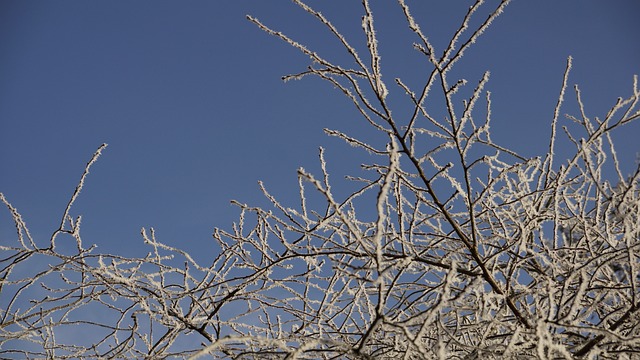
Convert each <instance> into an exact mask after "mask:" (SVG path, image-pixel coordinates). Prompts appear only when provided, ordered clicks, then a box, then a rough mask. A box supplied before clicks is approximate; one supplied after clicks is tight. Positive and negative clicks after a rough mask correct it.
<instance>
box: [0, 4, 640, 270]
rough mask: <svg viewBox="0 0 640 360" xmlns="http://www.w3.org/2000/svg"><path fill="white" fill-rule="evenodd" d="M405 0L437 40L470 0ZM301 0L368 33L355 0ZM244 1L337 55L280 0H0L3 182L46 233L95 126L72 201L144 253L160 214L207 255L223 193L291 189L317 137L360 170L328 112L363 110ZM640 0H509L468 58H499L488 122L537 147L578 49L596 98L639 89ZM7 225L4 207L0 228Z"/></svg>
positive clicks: (348, 28) (401, 62) (477, 67)
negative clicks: (308, 74) (144, 231)
mask: <svg viewBox="0 0 640 360" xmlns="http://www.w3.org/2000/svg"><path fill="white" fill-rule="evenodd" d="M407 2H408V3H409V5H412V4H413V5H415V9H414V11H413V15H414V17H416V19H418V21H419V22H420V23H421V26H422V28H423V30H425V31H426V32H427V34H428V35H429V36H430V38H431V39H432V40H433V42H434V43H435V45H436V46H437V47H438V49H440V50H442V48H443V46H444V41H446V40H448V37H449V36H450V34H451V33H452V31H453V30H455V28H456V26H457V24H458V23H459V22H460V20H461V19H462V16H464V13H465V8H466V7H467V6H468V5H469V2H468V1H407ZM309 3H310V4H311V5H317V6H318V8H319V9H320V10H322V12H323V13H324V14H325V15H326V16H327V17H329V18H330V19H334V20H335V24H336V26H338V28H340V29H344V31H345V35H346V36H347V38H349V39H351V40H352V41H353V42H354V43H358V42H359V43H360V44H361V43H362V41H363V37H362V34H361V33H359V32H358V30H359V29H360V17H361V15H362V14H361V5H360V2H359V1H310V2H309ZM372 3H373V5H372V6H373V10H374V19H375V21H376V24H377V25H378V26H379V27H380V30H379V33H380V36H381V39H380V41H381V44H380V47H381V51H382V56H383V57H382V61H383V63H382V65H383V72H385V74H388V75H387V76H388V78H387V81H388V82H389V83H391V82H392V79H393V78H394V77H396V76H400V77H402V78H404V79H407V78H412V79H413V80H411V81H419V80H420V79H421V75H422V74H423V73H422V72H421V71H423V72H424V71H425V70H424V69H425V67H424V65H421V63H420V61H421V58H420V56H419V55H417V54H415V53H414V52H413V51H412V50H411V44H412V42H413V41H415V39H414V38H412V37H411V35H410V34H409V32H408V30H407V29H406V25H405V23H404V22H402V21H403V20H402V17H401V13H400V10H399V8H398V7H397V4H396V2H395V1H391V0H384V1H383V0H376V1H373V2H372ZM494 3H496V1H488V4H489V5H488V6H487V8H490V7H492V6H493V4H494ZM376 11H377V12H376ZM246 14H252V15H254V16H256V17H258V18H259V19H260V20H262V21H263V22H264V23H266V24H268V25H270V26H272V27H274V28H276V29H281V30H283V31H285V32H286V33H287V34H289V35H290V36H292V37H293V38H295V39H298V40H300V41H302V42H305V43H309V46H310V48H312V49H314V50H318V52H320V53H324V54H325V56H326V57H329V58H332V57H334V58H335V59H343V58H344V53H343V52H341V51H336V50H339V48H338V44H337V43H336V42H335V40H333V39H332V38H331V37H330V36H328V34H327V33H326V31H323V29H322V28H321V27H320V26H318V25H317V24H315V23H314V19H313V18H312V17H311V16H309V15H307V14H305V13H304V12H303V11H301V10H300V9H299V8H298V7H297V6H295V5H294V4H293V3H292V2H291V1H288V0H273V1H258V0H225V1H222V0H220V1H200V0H191V1H164V0H162V1H160V0H153V1H106V0H99V1H80V0H67V1H44V0H40V1H38V0H34V1H22V0H3V1H2V2H0V192H3V193H4V194H5V196H6V197H7V198H8V200H9V201H10V202H11V203H12V204H13V205H14V206H15V207H17V208H18V210H19V211H20V212H21V213H22V215H23V217H24V219H25V220H26V222H27V224H28V225H29V226H30V229H31V231H32V234H33V235H34V236H36V238H37V241H39V243H40V244H42V245H44V244H45V243H46V241H47V240H48V237H49V235H50V234H51V233H52V232H53V230H54V229H55V228H56V227H57V225H58V223H59V221H60V217H61V215H62V212H63V210H64V207H65V205H66V203H67V201H68V199H69V197H70V196H71V194H72V193H73V190H74V188H75V185H76V184H77V181H78V179H79V177H80V175H81V173H82V169H83V167H84V164H85V163H86V162H87V161H88V159H89V158H90V157H91V154H92V153H93V151H95V149H96V148H97V147H98V146H99V145H100V144H101V143H103V142H106V143H108V144H109V147H108V148H107V150H106V151H105V152H104V153H103V156H102V157H101V158H100V160H99V161H98V163H96V164H95V165H94V167H93V168H92V172H91V174H90V175H89V178H88V181H87V183H86V185H85V189H84V192H83V194H82V195H81V197H80V198H79V200H78V201H77V203H76V207H75V208H74V209H73V210H72V214H73V215H74V216H75V215H79V214H82V215H83V238H84V241H85V243H97V244H98V245H99V247H100V250H101V251H108V252H115V253H118V254H122V255H133V254H134V253H135V254H137V255H139V254H140V253H139V252H138V250H139V249H141V245H142V240H141V237H140V235H139V230H140V228H141V227H154V228H155V229H156V232H157V236H158V237H159V239H160V240H161V241H163V242H166V243H168V244H171V245H174V246H178V247H181V248H184V249H187V250H189V251H190V252H192V253H196V255H197V256H196V258H198V257H199V256H203V258H204V256H208V255H207V254H210V251H212V248H207V244H210V242H209V238H210V234H211V233H212V231H213V228H214V227H223V228H229V227H230V225H231V222H232V221H233V220H235V219H236V218H237V214H238V212H237V210H236V209H235V208H234V207H232V206H231V205H230V203H229V200H231V199H237V200H239V201H241V202H246V203H250V204H256V205H264V204H265V201H264V200H263V199H262V198H261V196H260V192H259V190H258V187H257V181H258V180H263V181H264V182H265V184H266V186H267V187H268V188H269V189H270V190H271V191H272V193H273V194H274V195H276V196H277V197H279V198H282V199H283V200H284V202H285V203H287V201H290V202H293V201H294V199H295V191H296V188H295V186H296V181H297V180H296V169H297V168H298V167H300V166H304V167H305V168H308V169H310V170H316V169H317V148H318V146H324V147H326V148H328V150H327V160H328V161H329V164H330V166H329V169H330V170H333V171H334V172H335V176H334V180H336V181H339V180H340V177H341V176H342V175H344V174H348V173H352V174H353V173H357V169H353V165H354V164H355V165H357V164H359V163H361V162H362V161H363V160H362V158H358V154H359V153H358V152H357V151H356V152H354V150H353V149H351V148H349V147H348V146H346V145H343V144H342V143H341V142H340V141H338V140H336V139H333V138H328V137H326V136H325V135H324V134H323V132H322V128H324V127H329V128H336V129H340V130H345V131H347V132H348V131H353V132H356V129H362V128H365V127H366V126H365V125H364V122H363V121H362V120H361V119H359V118H358V117H357V114H355V112H354V109H353V107H352V106H350V104H349V103H348V102H347V101H346V100H345V99H343V98H342V97H341V95H340V94H339V93H338V92H337V91H335V90H334V89H332V87H331V86H329V85H328V84H323V83H321V82H320V81H318V80H315V79H307V80H303V81H299V82H289V83H286V84H284V83H282V81H281V80H280V77H281V76H282V75H285V74H289V73H294V72H297V71H302V70H304V69H305V67H306V66H307V65H308V59H307V58H306V57H305V56H303V55H301V54H299V53H298V52H297V51H295V50H293V49H291V48H289V47H288V46H287V45H285V44H283V43H282V42H281V41H279V40H278V39H276V38H273V37H269V36H268V35H266V34H264V33H262V32H261V31H260V30H258V29H257V28H256V27H255V26H254V25H253V24H251V23H249V22H248V21H247V20H246V19H245V15H246ZM376 15H377V17H376ZM484 17H485V15H482V16H481V18H482V19H481V20H483V19H484ZM639 17H640V2H638V1H637V0H613V1H601V0H563V1H557V0H536V1H527V0H514V1H513V2H512V4H511V5H510V6H509V7H508V8H507V10H506V12H505V13H504V14H503V15H502V16H501V17H500V18H498V20H497V21H496V22H495V23H494V25H493V27H492V28H490V29H489V31H488V32H487V33H486V34H485V36H484V37H482V38H481V39H480V41H479V42H478V44H476V46H475V47H474V48H472V49H471V51H469V52H468V53H467V56H466V60H464V62H463V63H462V64H461V65H460V68H461V70H464V71H463V72H461V74H462V73H464V77H465V78H467V79H468V80H469V82H470V86H474V85H475V83H476V82H477V80H478V79H479V78H480V77H481V75H482V72H483V71H485V70H490V71H491V74H492V75H491V80H490V82H489V85H488V90H490V91H491V92H492V98H493V105H494V108H493V129H494V130H495V133H494V140H496V141H497V142H498V143H502V144H505V145H507V146H511V147H513V148H514V149H515V150H517V151H519V152H521V153H522V154H525V155H529V156H533V155H542V154H544V151H545V149H546V146H547V144H548V132H549V124H550V120H551V118H552V114H553V107H554V105H555V102H556V98H557V95H558V92H559V87H560V84H561V79H562V74H563V70H564V67H565V63H566V58H567V56H568V55H572V56H573V57H574V69H573V72H572V75H571V78H570V83H571V84H574V83H579V84H580V86H581V89H582V92H583V96H584V98H585V102H586V104H587V111H588V112H589V113H590V114H591V115H592V116H600V117H602V116H604V115H605V114H606V111H607V110H608V109H609V107H610V106H611V105H613V104H614V103H615V99H616V98H617V97H618V96H623V97H627V96H629V95H630V94H631V85H632V76H633V75H634V74H640V45H638V39H637V38H638V34H640V21H639V20H640V19H639ZM359 46H360V45H359ZM327 51H328V53H327ZM385 51H386V53H385ZM327 54H328V55H327ZM392 91H397V89H392ZM571 95H572V92H569V94H568V98H569V100H570V99H571ZM571 104H573V103H572V102H571ZM399 111H400V110H399ZM357 131H361V130H357ZM354 135H355V134H354ZM638 135H640V127H638V126H635V127H631V128H629V129H628V130H627V131H625V132H624V134H620V146H621V148H620V150H622V156H623V159H624V160H625V161H626V162H627V163H629V164H631V163H633V161H634V159H635V158H636V153H638V152H639V151H640V146H639V145H638V142H637V137H638ZM294 205H295V204H294V203H292V204H291V206H294ZM13 229H14V228H13V224H12V223H11V221H10V216H9V214H8V212H7V211H6V210H4V209H3V210H2V211H0V236H1V238H0V244H7V243H8V242H9V241H10V240H12V239H13V238H14V236H13ZM203 258H201V259H203Z"/></svg>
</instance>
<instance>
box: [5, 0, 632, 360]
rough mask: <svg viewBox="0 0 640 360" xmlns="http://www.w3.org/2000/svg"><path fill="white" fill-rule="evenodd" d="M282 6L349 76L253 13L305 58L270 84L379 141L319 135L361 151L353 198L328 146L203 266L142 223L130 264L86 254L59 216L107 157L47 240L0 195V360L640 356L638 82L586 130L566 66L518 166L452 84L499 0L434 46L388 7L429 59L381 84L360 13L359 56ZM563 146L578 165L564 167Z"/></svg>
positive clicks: (224, 234) (246, 211)
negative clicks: (11, 234) (296, 88)
mask: <svg viewBox="0 0 640 360" xmlns="http://www.w3.org/2000/svg"><path fill="white" fill-rule="evenodd" d="M294 2H295V3H296V4H298V5H299V6H301V7H302V8H303V9H304V10H305V11H306V12H308V13H309V14H311V15H312V16H314V17H315V18H316V20H317V21H319V22H320V23H321V24H322V25H323V26H324V27H326V28H327V29H328V31H329V32H331V33H332V34H333V35H334V36H335V38H336V39H337V40H338V43H339V44H340V45H341V46H342V47H344V49H345V50H346V51H347V53H348V54H349V56H350V59H351V62H352V65H351V66H350V67H344V66H341V65H338V64H336V63H334V62H332V61H330V60H329V59H327V58H325V57H323V56H322V55H320V54H317V53H315V52H313V51H312V50H309V49H308V48H307V47H305V46H304V45H303V44H301V43H298V42H296V41H294V40H293V39H292V38H290V37H288V36H287V35H285V34H282V33H280V32H277V31H275V30H272V29H271V28H270V27H267V26H266V25H263V24H262V23H261V22H260V21H258V20H257V19H255V18H253V17H249V20H250V21H251V22H253V23H255V24H256V25H257V26H258V27H260V28H261V29H262V30H264V31H265V32H267V33H269V34H271V35H274V36H276V37H278V38H280V39H282V40H284V41H285V42H287V43H288V44H290V45H291V46H293V47H294V48H296V49H298V50H300V51H301V52H302V53H303V54H305V55H307V56H308V57H309V58H310V59H311V61H312V65H311V66H309V68H308V69H307V70H305V71H303V72H301V73H298V74H294V75H289V76H286V77H285V78H284V79H285V80H290V79H300V78H304V77H308V76H318V77H319V78H321V79H323V80H325V81H327V82H329V83H330V84H332V85H333V86H334V87H335V88H337V89H338V90H339V91H341V92H342V93H343V94H344V95H345V97H346V98H347V99H348V100H349V101H350V102H351V103H352V104H353V105H354V106H355V108H356V109H357V111H358V112H359V114H360V115H361V117H362V120H363V124H365V125H364V126H369V127H371V128H372V129H374V130H375V131H376V132H377V133H378V134H379V135H380V138H381V139H384V140H383V141H380V142H377V143H375V142H370V141H365V140H362V139H359V138H357V137H354V136H351V135H348V134H345V133H342V132H339V131H335V130H326V132H327V134H329V135H331V136H336V137H338V138H340V139H342V140H344V141H345V142H346V143H348V144H350V145H353V146H354V147H355V148H357V149H355V150H354V151H360V150H365V151H367V152H369V153H370V154H373V156H374V157H375V159H376V161H375V162H373V163H371V164H367V165H363V170H365V171H366V175H365V176H357V177H356V176H354V177H350V178H348V180H349V182H350V183H351V184H352V185H350V186H356V188H355V190H354V191H353V192H351V193H350V194H349V195H348V196H345V197H343V198H338V197H337V195H336V192H334V182H333V180H330V178H329V173H328V171H327V166H326V165H327V164H326V162H325V159H324V153H323V150H321V151H320V165H321V174H319V175H318V176H316V175H313V174H311V173H310V172H308V171H306V170H304V169H299V170H298V180H299V198H300V202H299V204H298V205H297V206H296V208H291V207H289V206H288V205H285V204H281V203H280V202H279V201H278V200H277V199H276V198H275V197H273V196H272V195H270V194H269V193H268V191H267V190H266V189H265V188H264V187H262V191H263V193H264V195H265V196H266V198H267V199H268V200H269V201H270V202H271V203H272V205H273V208H272V209H263V208H259V207H252V206H250V205H247V204H241V203H236V205H237V206H238V208H239V210H240V217H239V220H238V222H237V223H235V224H234V225H233V227H232V229H231V230H228V231H225V230H222V229H216V231H215V233H214V234H213V239H214V241H215V243H216V245H217V246H218V248H219V253H218V255H217V257H216V258H215V259H213V260H212V261H211V263H208V264H199V263H197V262H196V261H194V260H193V259H192V257H191V256H190V255H189V254H188V253H186V252H184V251H182V250H180V249H177V248H173V247H171V246H168V245H166V244H163V243H162V242H160V241H158V240H156V237H155V235H154V232H153V229H150V230H146V229H143V230H142V238H143V240H144V242H145V243H146V244H147V245H148V246H149V247H150V252H149V254H148V255H147V256H145V257H142V258H130V257H126V256H119V255H111V254H100V253H98V252H97V251H96V249H95V247H93V246H88V247H87V246H86V245H85V244H84V242H83V241H82V237H81V235H80V224H81V218H80V217H75V218H74V217H72V216H71V209H72V205H73V203H74V201H75V199H76V198H77V196H78V195H79V193H80V191H81V189H82V187H83V185H84V182H85V179H86V177H87V175H88V173H89V170H90V168H91V166H92V165H93V164H94V163H95V161H96V160H97V159H98V156H99V155H100V154H101V152H102V150H103V149H104V148H105V146H106V145H102V146H101V147H100V148H99V149H98V150H97V152H96V153H95V154H94V156H93V157H92V158H91V160H90V161H89V162H88V163H87V165H86V167H85V170H84V172H83V174H82V176H81V179H80V182H79V185H78V186H77V187H76V191H75V192H74V194H73V196H72V198H71V199H70V201H69V204H68V205H67V207H66V209H65V210H64V213H63V216H62V220H61V222H60V226H59V228H58V229H57V230H55V232H54V233H53V235H52V236H51V238H50V239H49V241H48V242H47V243H46V244H41V243H40V242H38V241H36V239H34V238H33V237H32V236H31V234H30V233H29V230H28V228H27V225H26V224H25V222H24V221H23V220H22V218H21V216H20V214H19V212H18V210H17V209H15V208H14V207H13V206H12V205H11V204H10V203H9V201H8V200H7V199H6V198H5V196H4V195H1V194H0V199H1V200H2V202H3V203H4V204H5V205H6V206H7V208H8V210H9V212H10V213H11V214H12V216H13V219H14V222H15V225H16V229H17V238H16V243H15V245H13V246H3V247H2V251H3V256H2V260H1V263H2V267H1V268H0V293H1V294H2V296H1V299H2V300H0V301H1V302H2V306H1V309H2V311H1V313H0V314H1V324H2V325H1V326H0V353H1V354H2V356H3V357H9V356H21V357H46V358H80V357H92V358H93V357H117V358H165V357H174V356H175V357H193V358H197V357H202V356H214V357H229V358H284V359H294V358H353V359H370V358H389V359H391V358H394V359H395V358H407V359H423V358H424V359H430V358H458V359H472V358H482V359H491V358H517V359H522V358H540V359H547V358H567V359H571V358H582V357H584V358H591V359H605V358H620V357H627V358H630V357H633V356H635V354H637V353H638V352H640V327H639V320H638V319H639V316H640V315H639V314H638V312H639V311H638V309H639V308H640V300H639V299H638V296H640V290H639V286H640V284H639V282H640V279H639V277H638V276H637V274H638V272H639V266H640V265H639V262H638V259H637V255H636V254H637V253H638V251H639V248H640V241H639V234H638V232H639V231H640V230H639V229H640V224H639V216H638V215H639V212H640V206H639V204H640V190H639V186H638V185H639V181H638V180H639V177H640V166H638V165H636V167H635V171H634V172H632V174H631V175H630V176H628V175H627V174H623V172H622V170H621V166H620V163H619V161H618V157H617V155H616V151H615V146H614V141H613V140H612V136H611V134H612V133H614V132H615V131H619V130H620V128H623V127H624V126H625V125H628V124H629V123H631V122H633V121H635V120H637V119H638V117H640V109H639V108H638V101H639V99H640V91H639V90H638V84H637V77H636V78H634V82H633V89H632V90H633V94H632V95H631V96H630V97H628V98H626V99H622V98H620V99H619V100H618V101H617V103H616V104H614V105H613V107H612V108H611V109H610V110H609V111H608V113H607V115H606V117H605V118H604V119H598V118H590V117H588V116H587V114H586V113H585V111H584V106H583V104H582V99H581V96H580V91H579V89H578V87H575V96H576V101H577V104H578V106H579V109H580V114H579V115H578V116H571V115H568V116H567V118H568V119H569V120H570V121H569V123H568V124H567V125H563V123H562V119H561V117H560V113H561V106H562V104H563V101H564V98H565V93H566V90H567V87H568V85H567V84H568V76H569V72H570V69H571V62H572V60H571V58H569V59H568V61H567V67H566V71H565V74H564V78H563V81H562V86H561V89H560V95H559V98H558V103H557V106H556V108H555V111H554V117H553V119H552V121H551V124H550V125H551V135H550V138H549V147H548V153H547V154H545V155H544V156H541V157H533V158H528V157H523V156H521V155H519V154H517V153H516V152H515V151H512V150H510V149H508V148H505V147H502V146H500V145H499V144H496V143H495V142H494V141H493V140H492V138H491V132H490V126H489V125H490V120H491V97H490V93H489V92H486V91H485V85H486V84H487V81H488V79H489V74H488V73H485V74H484V75H483V76H482V77H481V79H480V80H479V81H478V82H477V84H476V85H475V87H474V88H473V90H471V91H469V92H468V93H469V95H468V96H466V97H465V96H464V94H465V90H464V89H466V86H467V82H466V81H465V80H462V79H456V78H453V75H452V72H451V70H452V69H454V67H455V66H456V64H457V63H458V61H459V60H460V59H461V58H462V57H463V56H464V53H465V51H466V50H467V49H468V48H469V47H470V46H472V45H473V44H474V43H475V41H476V40H477V39H478V37H479V36H481V34H482V33H483V31H485V30H486V28H487V27H488V26H490V25H491V23H492V22H493V21H494V20H495V19H496V17H498V16H499V15H500V14H501V13H502V12H503V10H504V8H505V7H506V6H507V4H508V3H509V1H504V0H503V1H502V2H501V3H500V4H499V5H498V6H497V7H496V8H495V9H494V10H493V11H492V12H491V14H490V15H489V17H488V18H487V19H486V20H484V22H482V23H480V25H479V26H478V27H476V28H475V29H472V30H470V28H469V26H470V19H471V18H473V16H474V14H475V13H476V11H477V9H478V8H479V7H480V6H481V5H482V1H477V2H476V3H475V4H474V5H473V6H472V7H470V8H469V11H468V13H467V14H466V16H465V17H464V21H463V23H462V24H461V25H460V27H459V29H458V31H457V32H456V33H455V35H454V36H453V38H452V39H451V41H450V42H449V44H448V46H447V47H446V48H445V49H444V51H438V50H437V49H435V48H434V46H433V45H432V44H431V43H430V42H429V40H428V37H427V36H426V34H425V33H423V31H422V30H421V28H420V26H419V23H418V21H417V20H416V19H414V17H413V16H412V15H411V12H410V9H409V7H408V6H407V5H406V4H405V3H404V1H402V0H400V1H399V6H400V8H401V9H402V11H403V14H404V17H405V19H406V22H407V25H408V27H409V29H410V30H411V31H412V33H413V35H414V36H415V39H416V44H415V45H414V46H415V49H416V50H417V51H418V52H419V53H421V54H422V55H423V56H424V61H425V63H426V64H428V65H429V67H430V72H429V73H428V74H427V76H426V80H425V81H424V83H423V84H422V85H421V87H420V88H417V89H416V88H413V89H412V88H410V86H409V85H407V84H405V82H403V81H402V80H401V79H399V78H396V79H394V80H393V82H394V84H393V86H392V84H391V81H390V80H389V79H388V78H387V77H386V75H385V76H384V77H383V72H382V68H381V65H380V64H381V63H380V54H379V52H378V38H377V36H376V32H375V27H374V21H373V19H374V18H373V14H372V11H371V9H370V4H369V2H368V1H367V0H364V1H363V2H362V4H363V12H364V16H363V17H362V28H363V32H364V34H365V35H366V44H364V46H363V48H365V49H366V52H365V53H364V54H361V53H358V52H357V51H356V48H357V47H356V46H352V45H351V43H350V42H349V41H348V39H346V38H345V37H344V36H342V35H341V34H340V32H339V31H338V30H337V29H336V28H335V27H334V26H333V25H332V23H331V22H330V21H329V20H328V19H326V18H325V17H324V16H323V15H322V14H321V13H320V12H317V11H316V10H314V9H312V8H311V7H309V6H307V5H306V4H304V3H303V2H301V1H297V0H296V1H294ZM392 92H393V96H395V99H397V98H402V99H404V100H403V101H404V103H402V104H401V106H403V108H404V109H405V110H406V109H408V110H409V111H408V113H409V116H408V117H400V116H396V115H395V112H394V111H392V110H394V106H395V105H396V104H399V102H398V101H397V100H394V101H393V102H392V101H390V100H389V99H390V97H391V95H390V94H391V93H392ZM434 98H435V99H439V100H435V101H433V102H430V100H431V99H434ZM392 103H393V106H392ZM433 104H442V106H441V107H440V108H434V105H433ZM481 104H482V105H481ZM481 107H482V108H483V109H480V108H481ZM560 130H563V131H560ZM561 141H565V142H568V143H569V144H571V145H572V146H573V153H572V154H570V155H569V156H564V157H563V156H562V155H559V152H557V151H556V148H557V146H558V143H559V142H561ZM62 236H71V237H72V238H73V239H75V241H76V244H77V251H75V252H74V253H72V254H66V253H63V252H61V251H60V250H59V249H57V248H56V240H57V239H58V238H59V237H62ZM78 334H83V340H78Z"/></svg>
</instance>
